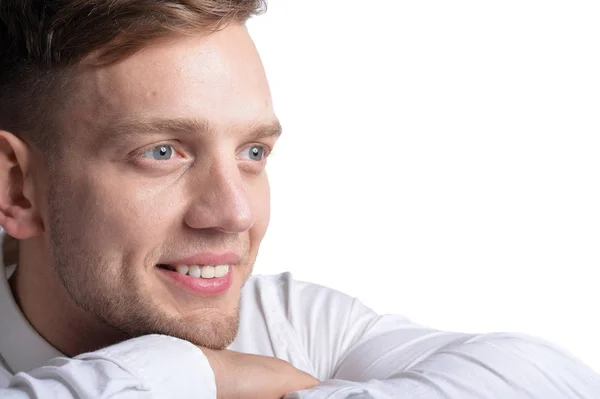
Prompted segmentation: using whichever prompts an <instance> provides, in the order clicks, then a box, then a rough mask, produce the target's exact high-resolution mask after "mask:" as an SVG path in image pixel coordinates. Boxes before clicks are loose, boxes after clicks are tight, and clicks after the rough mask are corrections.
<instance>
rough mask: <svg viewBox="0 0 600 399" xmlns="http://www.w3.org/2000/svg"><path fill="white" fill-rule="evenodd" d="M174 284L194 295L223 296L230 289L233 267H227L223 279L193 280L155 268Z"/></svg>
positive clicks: (192, 278) (193, 278)
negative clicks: (227, 269)
mask: <svg viewBox="0 0 600 399" xmlns="http://www.w3.org/2000/svg"><path fill="white" fill-rule="evenodd" d="M156 268H157V269H158V270H159V271H160V272H162V273H163V274H164V275H165V276H166V277H168V278H169V279H170V280H171V281H173V282H175V284H177V285H179V286H181V287H183V288H185V289H187V290H188V291H191V292H192V293H193V294H195V295H202V296H214V295H220V294H224V293H225V292H227V290H229V288H230V287H231V282H232V271H233V266H229V272H228V273H227V274H226V275H225V276H223V277H216V278H210V279H208V278H195V277H190V276H187V275H185V274H180V273H177V272H174V271H171V270H165V269H161V268H160V267H156Z"/></svg>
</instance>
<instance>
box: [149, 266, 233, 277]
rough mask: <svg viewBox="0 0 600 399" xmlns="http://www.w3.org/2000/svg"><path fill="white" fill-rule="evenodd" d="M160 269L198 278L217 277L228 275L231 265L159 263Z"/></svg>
mask: <svg viewBox="0 0 600 399" xmlns="http://www.w3.org/2000/svg"><path fill="white" fill-rule="evenodd" d="M156 267H158V268H159V269H163V270H167V271H170V272H175V273H178V274H181V275H184V276H189V277H192V278H197V279H208V280H210V279H215V278H221V277H225V276H227V274H229V269H230V267H231V266H230V265H168V264H158V265H156Z"/></svg>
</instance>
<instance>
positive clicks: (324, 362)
mask: <svg viewBox="0 0 600 399" xmlns="http://www.w3.org/2000/svg"><path fill="white" fill-rule="evenodd" d="M288 284H290V285H288V289H289V291H288V294H289V295H290V298H289V301H290V302H292V303H293V302H294V301H297V300H301V298H303V299H304V301H306V298H313V299H314V300H313V301H311V302H312V303H314V305H311V306H309V307H305V308H303V311H302V314H300V313H299V312H298V311H297V310H296V311H294V310H293V309H294V308H295V309H298V308H299V307H298V306H293V305H291V306H290V307H289V309H288V315H289V316H290V317H289V320H290V322H291V323H292V324H293V326H294V329H295V330H296V331H297V332H298V334H299V336H300V337H301V339H302V340H303V341H304V345H305V348H306V350H307V352H308V353H309V356H310V357H311V361H312V363H313V364H314V365H315V369H316V370H317V371H318V373H319V378H320V379H322V380H326V381H324V382H323V383H322V384H321V385H319V386H318V387H316V388H313V389H311V390H305V391H301V392H297V393H294V394H290V395H288V396H286V399H313V398H314V399H316V398H319V399H325V398H327V399H346V398H352V399H367V398H373V399H379V398H382V399H383V398H386V399H387V398H394V399H409V398H411V399H412V398H419V399H475V398H486V399H487V398H494V399H495V398H497V399H505V398H511V399H570V398H577V399H595V398H599V397H600V375H598V374H596V373H595V372H594V371H593V370H591V369H590V368H588V367H586V366H585V365H584V364H582V363H581V362H580V361H578V360H577V359H574V358H573V357H572V356H570V355H568V354H567V353H565V352H563V351H561V350H560V349H558V348H557V347H555V346H554V345H552V344H549V343H547V342H544V341H542V340H540V339H537V338H532V337H528V336H523V335H516V334H499V333H498V334H483V335H471V334H461V333H452V332H443V331H437V330H433V329H429V328H425V327H423V326H419V325H416V324H414V323H411V322H410V321H408V320H407V319H405V318H403V317H400V316H378V315H377V314H375V313H374V312H373V311H371V310H370V309H368V308H367V307H365V306H364V305H362V304H361V303H360V302H358V301H357V300H354V299H352V298H349V297H347V296H345V295H343V294H340V293H337V292H335V291H332V290H329V289H326V288H324V287H319V286H314V285H308V284H304V283H299V284H296V283H292V282H288ZM301 324H302V325H301Z"/></svg>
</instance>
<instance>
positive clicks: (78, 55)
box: [0, 0, 266, 151]
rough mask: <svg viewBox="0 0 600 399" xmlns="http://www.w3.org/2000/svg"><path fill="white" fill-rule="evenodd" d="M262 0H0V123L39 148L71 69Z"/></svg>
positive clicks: (251, 10)
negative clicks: (89, 59)
mask: <svg viewBox="0 0 600 399" xmlns="http://www.w3.org/2000/svg"><path fill="white" fill-rule="evenodd" d="M265 8H266V3H265V0H172V1H169V0H45V1H38V0H0V129H1V130H6V131H10V132H12V133H13V134H15V135H17V136H19V137H21V138H23V139H26V140H27V141H29V142H30V143H31V144H34V145H36V146H38V147H39V148H40V149H41V150H42V151H44V150H46V147H47V146H48V145H51V144H50V141H49V137H52V136H54V135H52V134H50V133H51V130H52V128H53V126H54V123H53V121H52V116H53V115H54V112H53V110H54V108H55V107H56V105H57V103H58V102H59V101H60V98H61V96H64V95H65V92H64V91H65V88H66V87H67V86H68V81H69V79H68V76H69V70H70V68H72V67H73V66H75V65H77V64H78V63H79V62H80V61H82V60H83V59H85V58H86V57H87V56H89V55H90V54H92V53H93V54H94V59H95V60H96V61H97V63H98V64H100V65H106V64H111V63H114V62H117V61H119V60H122V59H124V58H126V57H128V56H130V55H131V54H133V53H135V52H136V51H138V50H140V49H141V48H143V47H144V46H146V45H147V44H148V43H149V42H151V41H152V40H154V39H156V38H159V37H162V36H166V35H168V34H173V33H178V34H188V33H193V32H198V31H212V30H217V29H219V28H220V27H222V26H224V25H225V24H227V23H229V22H231V21H235V22H241V23H244V22H246V20H247V19H248V18H250V17H251V16H252V15H255V14H259V13H261V12H263V11H264V10H265Z"/></svg>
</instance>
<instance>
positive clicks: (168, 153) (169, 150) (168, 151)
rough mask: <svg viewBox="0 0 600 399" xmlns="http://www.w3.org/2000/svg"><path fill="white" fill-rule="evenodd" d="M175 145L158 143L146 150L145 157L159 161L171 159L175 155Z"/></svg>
mask: <svg viewBox="0 0 600 399" xmlns="http://www.w3.org/2000/svg"><path fill="white" fill-rule="evenodd" d="M173 152H174V151H173V147H172V146H170V145H166V144H162V145H157V146H156V147H152V148H149V149H147V150H146V151H144V153H143V156H144V157H145V158H153V159H155V160H157V161H166V160H169V159H171V157H172V156H173Z"/></svg>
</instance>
